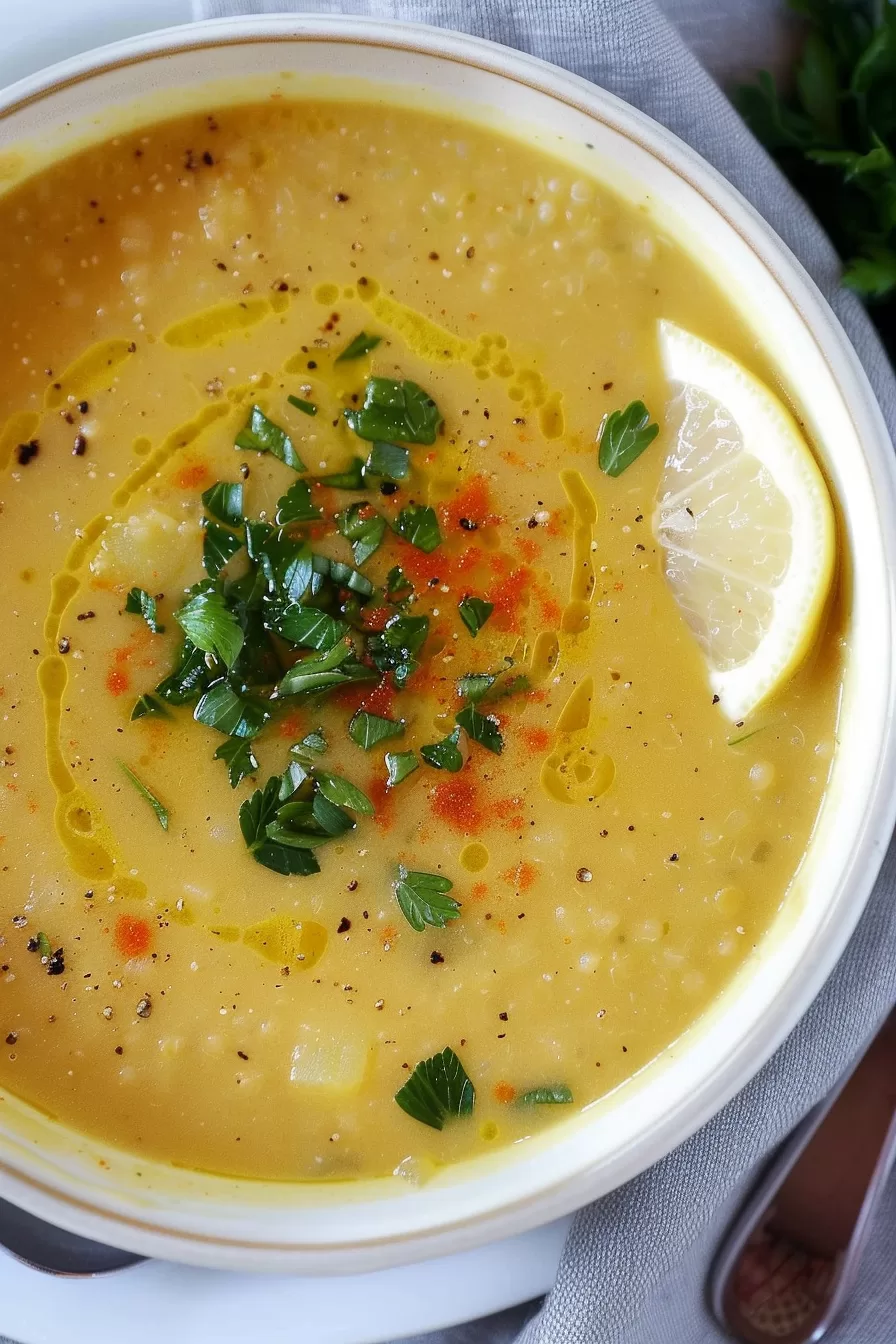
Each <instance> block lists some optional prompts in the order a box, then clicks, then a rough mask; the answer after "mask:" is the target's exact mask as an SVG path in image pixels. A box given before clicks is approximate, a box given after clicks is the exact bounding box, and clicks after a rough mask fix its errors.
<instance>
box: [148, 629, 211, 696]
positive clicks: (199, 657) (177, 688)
mask: <svg viewBox="0 0 896 1344" xmlns="http://www.w3.org/2000/svg"><path fill="white" fill-rule="evenodd" d="M222 671H223V664H222V663H220V662H219V661H218V660H217V658H212V666H211V667H209V664H208V661H207V659H206V655H205V652H204V651H203V650H202V649H200V648H199V647H198V646H197V645H196V644H194V643H193V641H192V640H191V639H185V640H184V643H183V648H182V649H181V652H180V658H179V659H178V662H177V666H176V667H175V668H174V670H173V672H171V673H169V675H168V676H167V677H165V679H164V681H160V682H159V684H158V686H157V687H156V695H157V696H159V698H160V699H162V700H164V701H165V702H166V703H167V704H169V705H186V704H189V703H190V701H191V700H195V699H196V698H197V697H198V696H200V695H201V694H202V692H203V691H204V690H205V689H206V687H208V686H210V685H211V683H212V682H213V681H217V680H218V678H219V677H220V675H221V672H222Z"/></svg>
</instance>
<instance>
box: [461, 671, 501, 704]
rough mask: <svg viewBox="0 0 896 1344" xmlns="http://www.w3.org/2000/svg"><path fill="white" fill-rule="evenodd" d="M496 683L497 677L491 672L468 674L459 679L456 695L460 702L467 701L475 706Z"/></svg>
mask: <svg viewBox="0 0 896 1344" xmlns="http://www.w3.org/2000/svg"><path fill="white" fill-rule="evenodd" d="M496 681H497V676H496V675H495V674H494V673H492V672H468V673H467V674H466V676H463V677H460V678H459V680H458V682H457V694H458V695H459V696H460V698H461V700H469V701H470V703H471V704H474V705H475V704H476V703H477V702H478V701H479V700H482V699H483V698H484V697H485V696H486V695H487V694H488V692H489V691H490V690H491V688H492V687H493V686H494V684H495V682H496Z"/></svg>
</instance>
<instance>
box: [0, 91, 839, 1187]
mask: <svg viewBox="0 0 896 1344" xmlns="http://www.w3.org/2000/svg"><path fill="white" fill-rule="evenodd" d="M0 296H2V299H3V305H4V313H5V319H6V340H5V342H4V344H3V347H2V349H0V425H2V426H5V427H3V428H0V461H2V462H4V463H5V470H4V475H3V478H2V494H0V499H2V519H0V527H2V535H3V546H4V555H5V560H6V563H5V570H6V583H7V594H8V599H9V600H8V603H7V606H6V610H7V619H6V625H5V636H6V639H5V646H4V657H3V666H2V683H0V697H2V699H0V705H2V718H3V727H4V741H3V746H4V748H5V755H4V756H3V766H4V772H3V781H2V782H3V784H4V789H3V795H2V796H3V812H2V822H0V833H2V847H0V854H2V869H3V900H2V925H0V933H2V938H0V941H2V948H0V953H2V974H0V1038H3V1039H5V1045H3V1046H2V1048H0V1083H2V1085H3V1086H4V1087H7V1088H9V1089H10V1090H11V1091H13V1092H15V1093H16V1094H18V1095H20V1096H21V1097H24V1098H25V1099H27V1100H28V1101H30V1102H32V1103H34V1104H35V1105H36V1106H39V1107H41V1108H43V1109H44V1110H46V1111H48V1112H50V1113H51V1114H53V1115H54V1116H57V1117H58V1118H59V1119H60V1120H62V1121H63V1122H65V1123H66V1124H69V1125H72V1126H73V1127H75V1128H77V1129H80V1130H83V1131H86V1132H88V1133H90V1134H93V1135H96V1136H99V1137H101V1138H104V1139H106V1140H108V1141H110V1142H112V1143H114V1144H118V1145H120V1146H121V1147H123V1148H125V1149H128V1150H130V1151H135V1152H140V1153H146V1154H147V1155H151V1156H154V1157H158V1158H160V1159H162V1160H171V1161H174V1162H177V1163H179V1164H182V1165H187V1166H191V1167H195V1168H201V1169H206V1170H214V1171H220V1172H225V1173H233V1174H245V1175H250V1176H260V1177H268V1178H276V1179H283V1180H300V1179H313V1178H332V1177H363V1176H371V1175H382V1174H388V1173H392V1172H395V1173H396V1174H398V1175H403V1176H407V1177H410V1178H413V1179H423V1178H425V1176H426V1174H427V1173H428V1172H429V1171H432V1170H435V1168H436V1167H437V1166H438V1165H440V1164H443V1163H445V1162H451V1161H456V1160H459V1159H462V1158H464V1157H468V1156H471V1155H474V1154H476V1153H479V1152H482V1151H484V1150H486V1149H487V1148H488V1147H489V1146H494V1145H496V1144H502V1143H508V1142H512V1141H515V1140H520V1139H522V1138H524V1137H525V1136H527V1135H529V1134H532V1133H533V1132H536V1131H537V1130H538V1129H540V1128H541V1127H543V1126H544V1125H546V1124H549V1123H551V1122H552V1121H556V1120H557V1119H559V1118H561V1117H562V1116H564V1115H568V1114H569V1113H570V1112H571V1111H572V1110H574V1109H575V1108H580V1107H582V1106H584V1105H587V1104H589V1103H591V1102H593V1101H595V1100H596V1099H597V1098H599V1097H601V1096H603V1095H604V1094H606V1093H607V1092H608V1091H610V1090H611V1089H613V1088H616V1087H618V1086H619V1085H620V1084H622V1083H624V1082H625V1080H626V1079H627V1078H629V1077H630V1076H631V1075H632V1074H633V1073H635V1072H636V1071H637V1070H638V1069H640V1068H642V1067H643V1066H644V1065H646V1064H647V1063H648V1062H649V1061H651V1060H652V1059H654V1058H655V1057H656V1056H657V1055H658V1054H659V1053H660V1052H662V1051H663V1050H664V1049H666V1048H668V1047H669V1046H670V1044H671V1043H672V1042H674V1040H675V1039H676V1038H677V1037H678V1036H679V1035H680V1034H681V1033H682V1032H684V1031H685V1030H687V1028H688V1027H689V1025H691V1024H692V1023H693V1022H694V1021H695V1019H696V1018H697V1017H698V1016H699V1014H700V1013H701V1012H702V1011H703V1010H704V1009H705V1008H706V1006H707V1005H708V1004H709V1003H710V1002H711V1001H712V999H713V998H714V997H715V996H717V995H718V994H719V993H720V991H721V990H722V988H723V987H724V986H725V985H726V983H727V982H728V981H730V979H731V978H732V976H733V975H734V974H735V972H736V971H737V969H738V967H739V966H741V965H742V963H743V962H744V960H745V959H746V958H747V957H749V956H750V955H751V953H753V952H754V950H755V949H756V947H757V945H758V944H759V943H760V941H761V939H762V937H763V934H764V933H765V931H766V930H767V928H768V927H769V925H770V923H771V921H772V919H773V918H774V916H775V914H776V913H777V912H778V910H779V909H780V907H781V905H782V902H783V901H784V900H785V898H786V895H787V891H788V887H789V884H790V882H791V880H792V878H793V876H794V873H795V872H796V870H797V868H798V866H799V864H800V860H801V857H802V855H803V853H804V851H805V849H806V846H807V843H808V840H809V837H810V834H811V831H812V827H813V823H814V819H815V817H816V814H817V812H818V808H819V804H820V801H821V797H822V794H823V790H824V787H825V782H826V778H827V774H828V769H829V763H830V759H831V755H832V752H833V749H834V733H835V712H836V703H837V694H838V687H839V679H840V671H841V667H840V658H841V640H840V636H839V634H838V631H837V628H836V626H835V625H834V624H833V623H832V618H831V617H828V619H827V624H826V626H825V628H824V629H823V630H822V632H821V635H820V637H819V639H818V641H817V642H816V644H815V646H814V648H813V650H812V653H811V655H810V656H809V657H808V658H807V659H806V660H805V661H804V662H803V664H802V666H801V667H800V668H799V669H798V671H797V672H796V673H795V675H794V676H793V677H792V678H791V679H790V680H789V682H788V683H787V685H786V686H785V687H784V688H783V690H782V691H781V692H780V693H779V694H778V695H777V696H776V697H775V698H774V699H773V700H772V701H770V702H769V703H767V704H766V705H764V706H763V707H762V708H761V709H759V710H757V711H756V713H755V714H754V715H753V716H752V717H751V718H750V719H749V720H748V721H747V722H746V723H734V724H733V723H732V722H731V721H730V720H729V719H727V718H726V717H724V715H723V713H722V707H721V706H720V705H719V704H718V696H714V695H713V694H712V691H711V688H710V686H709V683H708V680H707V671H706V667H705V663H704V658H703V654H702V652H701V648H700V646H699V642H698V641H697V640H695V639H694V636H693V634H692V631H691V629H690V628H689V626H688V624H687V623H686V621H685V619H684V617H683V615H682V612H681V611H680V609H679V606H678V604H677V603H676V600H675V596H674V594H673V592H672V590H671V588H670V586H669V584H668V582H667V579H666V575H665V573H664V565H663V555H662V551H661V549H660V548H659V546H658V545H657V542H656V541H655V539H654V535H653V530H652V526H651V523H652V518H653V515H654V509H655V503H656V498H657V492H658V490H659V487H660V481H661V477H662V473H663V465H664V461H665V457H666V450H667V448H668V442H669V437H670V435H671V434H672V433H673V426H674V423H675V417H676V415H678V413H679V411H678V410H677V409H676V406H675V404H674V402H673V405H672V408H671V410H670V412H669V414H668V416H667V412H666V406H667V403H668V402H669V400H670V390H669V388H668V386H667V384H666V382H665V380H664V377H663V373H662V369H661V366H660V360H659V357H658V354H657V341H656V329H657V323H658V321H659V320H660V319H667V320H670V321H673V322H675V323H677V324H680V326H681V327H683V328H686V329H688V330H690V331H695V332H698V333H699V335H700V336H701V337H702V338H703V339H704V340H706V341H708V342H712V343H714V344H716V345H717V346H719V347H721V348H723V349H724V350H726V351H728V352H730V353H731V354H732V355H734V356H735V357H736V358H738V359H739V360H740V361H741V362H742V363H743V364H744V365H745V366H746V367H748V368H753V369H754V370H755V372H756V373H757V374H758V375H759V376H764V377H765V378H766V379H767V380H771V378H772V377H773V375H772V374H771V371H770V370H768V369H767V368H765V367H764V366H763V364H762V361H761V356H759V355H757V352H756V350H755V348H754V343H753V342H752V340H751V339H750V338H749V337H748V336H747V335H746V334H745V333H743V332H742V331H741V329H740V327H739V326H738V323H737V321H736V319H735V317H734V315H733V313H732V311H731V310H730V309H729V308H728V306H727V305H726V302H725V299H724V296H723V295H722V294H721V293H720V291H719V290H718V289H717V288H716V286H715V285H714V283H713V282H712V280H711V279H710V278H709V277H708V276H706V275H705V274H703V273H702V272H701V271H700V270H699V269H698V268H697V267H696V266H695V265H694V264H693V263H692V262H691V261H690V260H688V259H687V258H686V257H685V255H684V254H683V253H682V252H681V251H679V250H678V248H677V247H676V246H675V245H674V244H672V243H671V242H670V241H669V240H668V239H666V238H664V237H663V235H662V234H661V233H660V232H658V231H657V228H656V226H655V225H654V223H652V222H651V220H650V219H649V218H648V216H647V215H646V214H644V213H641V212H639V211H637V210H635V209H634V208H632V207H630V206H629V205H627V204H625V203H623V202H622V201H621V200H619V199H617V198H616V197H615V196H614V194H613V191H612V189H611V187H610V186H609V185H608V184H606V183H604V182H602V181H598V180H597V179H591V178H588V177H585V176H583V175H581V174H578V175H577V174H576V173H574V172H573V171H571V170H570V169H569V168H568V167H566V166H565V165H563V164H562V163H560V162H556V161H554V160H552V159H550V158H548V157H546V156H543V155H541V154H540V153H539V152H537V151H536V150H534V149H533V148H531V147H529V146H526V145H523V144H522V143H517V142H515V141H512V140H510V139H503V138H501V137H500V136H498V135H496V134H494V133H491V132H486V131H484V130H479V129H476V128H475V127H473V126H471V125H467V124H463V123H460V122H454V121H451V120H450V119H448V118H443V117H437V116H427V115H423V114H422V113H416V112H415V113H411V112H409V111H400V110H397V109H389V108H388V107H384V106H382V105H378V104H377V105H370V106H361V105H346V106H341V105H338V104H335V103H334V104H330V103H327V102H323V101H321V102H315V103H313V104H312V103H303V102H301V101H296V102H289V101H285V100H282V99H280V100H275V101H271V102H268V103H265V104H260V105H258V106H253V107H242V108H239V109H238V110H227V109H221V110H216V111H214V112H212V113H209V114H203V115H191V116H189V117H185V118H181V119H178V120H176V121H172V122H169V123H164V124H160V125H158V126H154V127H151V128H149V129H148V130H143V131H141V132H140V133H138V134H134V135H129V136H122V137H119V138H117V139H115V140H112V141H110V142H108V143H106V144H104V145H101V146H99V147H96V148H91V149H89V150H86V151H84V152H83V153H81V154H79V155H77V156H75V157H72V158H70V159H67V160H65V161H62V162H59V163H57V164H55V165H53V166H51V167H50V168H48V169H45V170H44V171H42V172H41V173H40V174H38V175H36V176H34V177H32V178H31V179H29V180H27V181H25V182H24V183H22V184H21V185H19V186H17V187H16V188H15V189H13V190H10V191H9V192H8V193H7V194H6V195H5V196H4V197H3V198H2V199H0ZM757 360H758V361H759V362H758V363H757ZM639 403H643V406H642V407H641V410H643V411H644V412H645V414H644V416H643V417H642V416H641V414H640V410H639V409H638V404H639ZM633 404H634V406H635V411H634V412H633V413H632V415H629V413H630V412H632V406H633ZM614 412H620V413H621V414H623V415H627V416H629V418H630V420H631V428H632V432H633V434H634V436H635V437H634V439H632V442H633V443H634V442H635V441H636V440H637V452H636V453H635V454H634V456H633V457H631V459H630V460H628V461H626V462H625V463H624V464H623V466H624V467H625V469H624V471H623V470H622V467H620V470H619V472H618V473H615V472H610V471H608V470H606V469H603V470H602V469H601V464H600V462H599V459H598V453H597V450H596V444H595V438H596V435H597V433H598V430H599V428H600V426H601V424H602V422H603V421H604V418H605V417H606V416H612V415H613V413H614ZM654 423H657V424H659V425H660V426H661V428H660V430H659V432H658V433H657V432H656V431H654V430H653V429H652V425H653V424H654ZM638 435H640V436H641V437H640V438H638ZM396 1103H397V1104H396Z"/></svg>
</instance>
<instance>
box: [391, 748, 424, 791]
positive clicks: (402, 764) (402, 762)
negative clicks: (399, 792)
mask: <svg viewBox="0 0 896 1344" xmlns="http://www.w3.org/2000/svg"><path fill="white" fill-rule="evenodd" d="M385 759H386V771H387V778H386V785H387V787H388V788H390V789H394V788H395V785H396V784H400V783H401V781H402V780H403V779H407V777H408V775H412V774H413V773H414V771H415V770H419V769H420V762H419V761H418V760H417V755H416V752H413V751H387V752H386V758H385Z"/></svg>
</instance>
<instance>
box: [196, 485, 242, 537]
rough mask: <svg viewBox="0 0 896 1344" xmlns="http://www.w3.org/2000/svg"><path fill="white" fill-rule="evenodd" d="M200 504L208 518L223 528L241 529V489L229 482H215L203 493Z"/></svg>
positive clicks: (239, 486)
mask: <svg viewBox="0 0 896 1344" xmlns="http://www.w3.org/2000/svg"><path fill="white" fill-rule="evenodd" d="M202 503H203V504H204V506H205V511H206V513H207V514H208V516H209V517H210V518H214V519H216V521H217V522H219V523H223V524H224V526H225V527H241V526H242V523H243V487H242V485H241V484H239V483H236V484H232V483H231V482H230V481H217V482H216V483H215V484H214V485H211V486H209V488H208V489H207V490H206V491H204V492H203V495H202Z"/></svg>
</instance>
